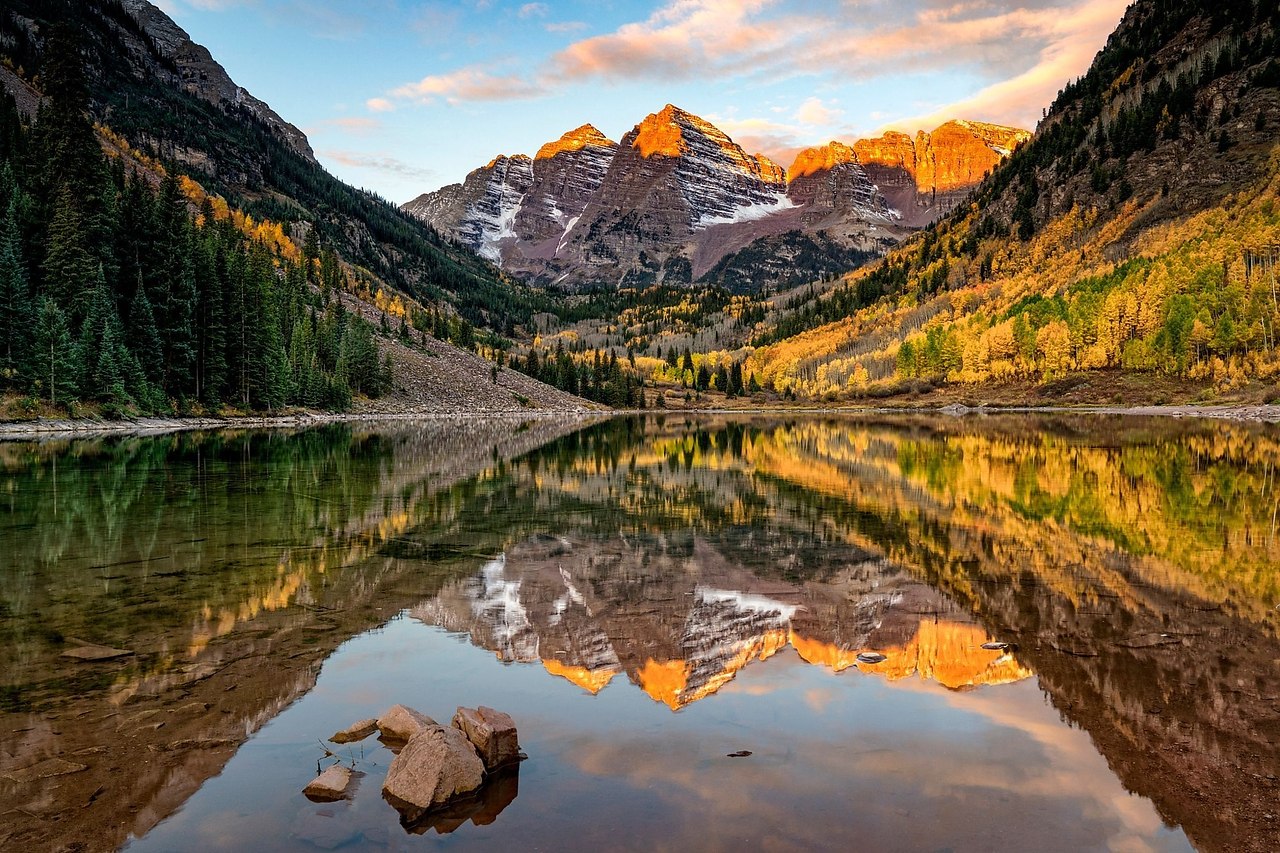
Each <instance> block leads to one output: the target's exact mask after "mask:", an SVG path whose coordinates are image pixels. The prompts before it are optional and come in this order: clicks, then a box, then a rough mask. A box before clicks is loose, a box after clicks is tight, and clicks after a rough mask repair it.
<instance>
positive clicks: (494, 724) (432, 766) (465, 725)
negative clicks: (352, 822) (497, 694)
mask: <svg viewBox="0 0 1280 853" xmlns="http://www.w3.org/2000/svg"><path fill="white" fill-rule="evenodd" d="M374 732H377V733H378V734H379V737H380V739H381V740H382V742H383V743H385V744H386V745H387V746H388V747H390V748H391V750H392V751H393V752H395V754H396V756H395V759H394V760H393V761H392V762H391V767H390V768H389V769H388V770H387V778H386V780H385V781H384V782H383V784H382V794H383V797H384V798H385V799H386V800H387V801H388V802H389V803H391V805H392V806H394V807H395V808H396V809H397V810H398V811H399V812H400V814H401V817H402V818H403V819H404V820H405V821H406V822H413V821H417V820H419V819H420V818H421V817H422V816H423V815H425V814H427V813H428V812H430V811H432V810H433V809H437V808H440V807H444V806H446V805H449V804H453V803H455V802H456V801H457V800H459V799H462V798H466V797H470V796H473V795H476V794H477V793H478V792H479V791H480V789H481V786H483V785H484V784H485V782H486V780H487V779H488V778H490V777H491V776H492V775H493V774H494V773H495V772H496V771H498V770H501V769H502V768H504V767H506V766H509V765H512V764H514V763H515V762H518V761H520V760H521V759H523V758H524V757H525V756H524V754H523V753H521V752H520V742H519V738H518V735H517V733H516V724H515V722H514V721H513V720H512V719H511V717H510V716H508V715H507V714H504V713H503V712H501V711H495V710H494V709H493V708H486V707H484V706H483V705H481V706H480V707H478V708H458V710H457V713H455V714H454V715H453V720H452V721H451V724H450V725H448V726H444V725H441V724H439V723H437V722H436V721H435V720H433V719H431V718H430V717H428V716H427V715H426V714H423V713H421V712H419V711H416V710H414V709H413V708H410V707H408V706H406V705H393V706H392V707H390V708H388V709H387V711H386V713H384V714H383V715H382V716H381V717H378V718H377V719H376V720H375V719H368V720H361V721H360V722H358V723H354V724H353V725H351V726H349V727H347V728H345V729H343V730H342V731H340V732H337V733H335V734H334V735H333V736H332V737H330V738H329V740H330V741H332V742H333V743H340V744H343V743H354V742H357V741H361V740H364V739H365V738H367V737H369V736H370V735H372V734H373V733H374ZM358 776H359V774H358V773H356V771H355V770H354V769H353V768H350V767H347V766H345V765H342V764H336V765H334V766H332V767H329V768H327V769H326V770H324V772H322V773H321V774H320V775H319V776H317V777H316V778H315V779H313V780H312V781H311V783H310V784H309V785H307V787H306V788H304V789H303V791H302V792H303V794H305V795H306V796H307V797H308V798H310V799H312V800H317V801H333V800H340V799H344V798H345V797H347V796H348V795H349V792H350V790H351V785H352V781H353V780H354V779H356V778H357V777H358Z"/></svg>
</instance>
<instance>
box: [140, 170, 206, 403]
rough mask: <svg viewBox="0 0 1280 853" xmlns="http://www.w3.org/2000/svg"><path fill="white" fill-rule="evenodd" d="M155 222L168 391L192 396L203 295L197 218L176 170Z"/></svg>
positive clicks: (155, 295) (154, 288)
mask: <svg viewBox="0 0 1280 853" xmlns="http://www.w3.org/2000/svg"><path fill="white" fill-rule="evenodd" d="M152 223H153V224H152V233H153V235H154V237H155V244H154V266H153V267H152V268H151V274H152V275H151V279H150V280H149V281H147V283H146V287H147V296H148V297H149V298H150V300H151V305H152V309H153V310H154V311H155V315H156V327H157V328H158V329H159V331H160V341H161V344H162V345H163V348H164V381H163V383H162V384H163V387H164V392H165V394H167V395H169V396H171V397H181V396H187V395H189V394H192V393H194V392H195V389H196V381H195V368H196V331H195V314H196V301H197V298H196V284H195V276H194V274H193V271H192V264H191V256H192V239H191V230H192V224H191V218H190V216H189V215H188V213H187V203H186V199H185V198H184V197H183V195H182V191H181V189H180V188H179V187H178V182H177V180H176V179H175V178H173V176H172V175H170V177H169V178H168V179H167V180H166V181H165V182H164V184H163V186H161V188H160V196H159V198H158V199H157V202H156V205H155V209H154V217H153V220H152Z"/></svg>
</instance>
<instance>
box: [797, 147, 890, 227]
mask: <svg viewBox="0 0 1280 853" xmlns="http://www.w3.org/2000/svg"><path fill="white" fill-rule="evenodd" d="M788 176H789V179H790V182H789V184H788V185H787V197H788V198H789V199H791V202H792V204H794V205H796V206H797V207H811V208H814V209H815V211H817V212H830V211H833V210H850V211H856V212H858V213H859V214H862V215H864V216H867V217H877V216H878V217H888V216H890V215H891V214H890V211H889V206H888V204H886V202H885V200H884V196H883V195H882V194H881V193H880V189H879V187H877V186H876V185H875V183H874V182H873V181H872V180H871V178H870V176H869V175H867V170H866V169H864V168H863V167H862V164H861V163H859V162H858V155H857V152H855V151H854V150H853V149H852V148H850V147H849V146H848V145H844V144H843V143H840V142H831V143H829V144H827V145H824V146H822V147H820V148H808V149H806V150H804V151H801V152H800V154H799V155H798V156H797V157H796V161H795V163H793V164H792V166H791V169H790V170H789V173H788Z"/></svg>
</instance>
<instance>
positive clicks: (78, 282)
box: [43, 188, 100, 322]
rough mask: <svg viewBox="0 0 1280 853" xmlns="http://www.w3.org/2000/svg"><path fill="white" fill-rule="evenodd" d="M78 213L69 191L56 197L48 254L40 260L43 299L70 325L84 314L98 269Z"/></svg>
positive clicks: (66, 190)
mask: <svg viewBox="0 0 1280 853" xmlns="http://www.w3.org/2000/svg"><path fill="white" fill-rule="evenodd" d="M85 236H86V235H85V231H84V227H83V223H82V221H81V218H80V211H79V208H78V206H77V203H76V200H75V197H74V196H73V194H72V192H71V190H70V189H66V188H64V189H63V190H62V191H61V192H59V193H58V200H57V204H56V206H55V208H54V214H53V221H52V222H50V223H49V239H48V250H47V252H46V254H45V258H44V267H43V271H44V295H45V296H48V297H50V298H52V299H53V300H54V301H56V302H57V303H58V305H59V306H60V307H61V308H62V309H63V310H64V311H65V312H66V313H67V314H68V315H69V316H70V318H71V321H72V322H79V321H80V320H81V319H83V317H84V314H85V311H86V310H88V306H89V298H90V296H91V294H92V290H93V282H94V279H95V277H96V276H97V274H98V270H99V269H100V265H99V264H98V263H96V262H95V261H94V258H93V255H92V253H91V252H90V251H89V249H88V247H87V244H86V239H85Z"/></svg>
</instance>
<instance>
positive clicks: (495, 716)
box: [453, 705, 520, 770]
mask: <svg viewBox="0 0 1280 853" xmlns="http://www.w3.org/2000/svg"><path fill="white" fill-rule="evenodd" d="M453 727H454V728H455V729H458V730H459V731H461V732H462V733H463V734H465V735H466V736H467V740H469V741H471V744H472V746H474V747H475V748H476V752H477V753H479V754H480V759H481V760H482V761H483V762H484V766H485V769H486V770H493V769H494V768H495V767H501V766H502V765H504V764H510V763H511V762H513V761H519V760H520V741H519V738H518V737H517V735H516V724H515V721H514V720H512V719H511V717H510V716H508V715H507V714H504V713H502V712H501V711H495V710H494V709H493V708H486V707H485V706H484V705H481V706H480V707H479V708H459V709H458V711H457V713H455V714H454V715H453Z"/></svg>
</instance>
